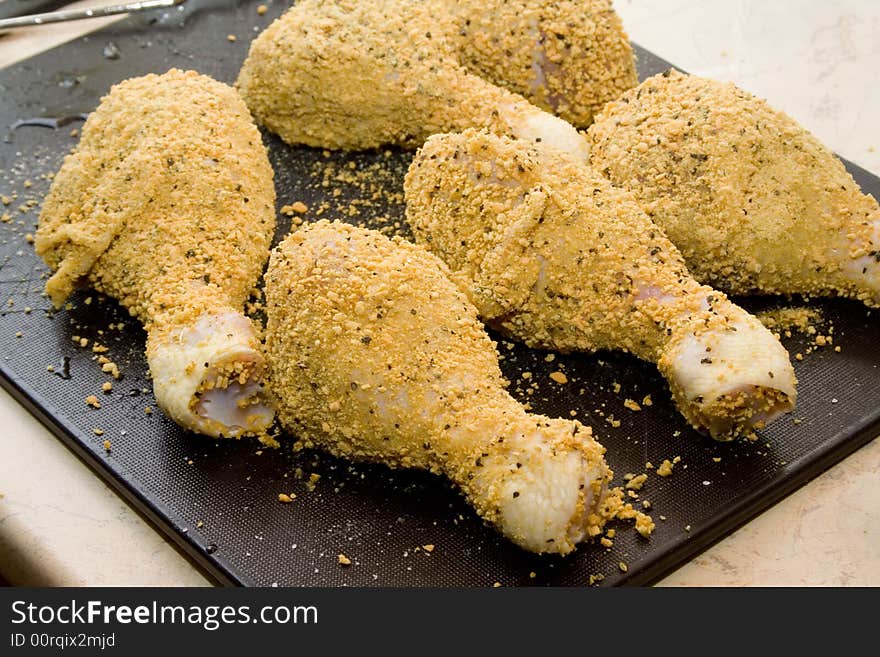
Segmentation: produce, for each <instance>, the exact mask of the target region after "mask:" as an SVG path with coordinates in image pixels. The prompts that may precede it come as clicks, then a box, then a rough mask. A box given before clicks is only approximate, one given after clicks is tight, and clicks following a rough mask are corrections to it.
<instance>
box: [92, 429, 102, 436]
mask: <svg viewBox="0 0 880 657" xmlns="http://www.w3.org/2000/svg"><path fill="white" fill-rule="evenodd" d="M92 433H93V434H95V435H96V436H103V435H104V430H103V429H98V428H95V429H92Z"/></svg>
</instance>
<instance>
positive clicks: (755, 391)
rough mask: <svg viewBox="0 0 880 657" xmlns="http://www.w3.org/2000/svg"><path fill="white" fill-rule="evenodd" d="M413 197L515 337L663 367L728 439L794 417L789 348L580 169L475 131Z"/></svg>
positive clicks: (422, 155) (417, 216)
mask: <svg viewBox="0 0 880 657" xmlns="http://www.w3.org/2000/svg"><path fill="white" fill-rule="evenodd" d="M405 190H406V215H407V219H408V221H409V223H410V225H411V226H412V228H413V231H414V232H415V234H416V238H417V240H418V241H419V242H420V243H422V244H425V245H426V246H427V247H428V248H429V249H430V250H431V251H432V252H434V253H435V254H437V255H438V256H440V258H441V259H443V260H444V261H445V262H446V263H447V265H449V267H450V269H451V270H452V275H453V279H454V280H455V281H456V282H458V283H459V285H460V286H461V288H462V289H463V290H466V291H467V293H468V296H469V297H470V299H471V300H472V301H473V302H474V304H475V305H476V306H477V308H478V309H479V312H480V314H481V316H482V318H483V319H484V321H486V322H487V323H489V324H490V325H492V326H494V327H497V328H498V329H500V330H501V331H502V332H504V333H505V334H507V335H509V336H512V337H514V338H516V339H519V340H522V341H523V342H525V343H526V344H528V345H530V346H533V347H543V348H551V349H558V350H561V351H574V350H582V351H592V350H595V349H620V350H624V351H628V352H630V353H633V354H635V355H636V356H638V357H640V358H643V359H645V360H648V361H651V362H654V363H657V366H658V368H659V369H660V372H661V373H662V374H663V375H664V376H665V377H666V379H667V381H668V382H669V386H670V389H671V390H672V394H673V398H674V399H675V401H676V404H677V405H678V407H679V409H680V410H681V412H682V414H683V415H684V416H685V418H687V420H688V421H689V422H690V423H691V424H692V425H693V426H694V427H696V428H698V429H701V430H705V431H708V432H709V433H710V434H711V435H712V436H713V437H715V438H717V439H729V438H731V437H733V436H736V435H738V434H741V433H747V432H751V431H752V429H754V428H756V427H761V426H763V425H764V424H766V423H768V422H770V421H771V420H772V419H774V418H775V417H776V416H778V415H779V414H781V413H783V412H786V411H789V410H791V409H792V408H793V406H794V402H795V377H794V371H793V369H792V367H791V363H790V362H789V359H788V353H787V352H786V351H785V349H784V348H783V347H782V345H781V344H780V343H779V342H778V341H777V340H776V339H775V338H774V337H773V335H772V334H771V333H770V332H769V331H768V330H767V329H766V328H764V326H762V325H761V323H760V322H759V321H758V320H757V319H755V318H754V317H752V316H751V315H749V314H748V313H746V312H745V311H744V310H742V309H741V308H739V307H737V306H735V305H734V304H732V303H731V302H730V301H729V300H728V299H727V298H726V297H725V296H724V295H723V294H722V293H719V292H716V291H715V290H713V289H711V288H709V287H706V286H701V285H699V284H698V283H697V282H696V281H694V280H693V279H692V278H691V276H690V274H689V273H688V271H687V268H686V267H685V264H684V261H683V260H682V258H681V255H680V254H679V252H678V250H677V249H676V248H675V247H674V246H673V245H672V244H671V243H670V242H669V240H667V239H666V237H665V236H664V235H663V232H662V231H661V230H660V229H658V228H657V227H656V226H654V224H652V223H651V221H650V220H649V219H648V217H647V216H645V213H644V212H642V210H641V209H640V208H639V206H638V204H637V203H636V201H635V199H634V198H633V197H632V196H631V195H630V194H629V193H628V192H625V191H622V190H618V189H615V188H614V187H612V186H611V184H610V183H608V182H607V181H606V180H605V179H603V178H602V177H601V176H600V175H598V174H597V173H594V172H593V171H592V170H591V169H590V168H589V167H588V166H587V165H585V164H584V163H583V162H580V161H578V160H575V159H574V158H571V157H570V156H568V155H567V154H565V153H562V152H559V151H555V150H553V149H548V148H543V149H538V148H535V147H533V146H531V145H529V144H527V143H525V142H522V141H516V140H511V139H508V138H506V137H497V136H495V135H490V134H488V133H485V132H480V131H476V130H469V131H466V132H465V133H463V134H447V135H435V136H434V137H431V138H430V139H429V140H428V142H427V143H426V144H425V146H424V147H423V148H422V149H421V150H420V151H419V153H418V154H417V155H416V158H415V159H414V160H413V163H412V165H411V166H410V169H409V171H408V173H407V176H406V182H405Z"/></svg>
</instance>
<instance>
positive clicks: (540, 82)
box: [430, 0, 638, 128]
mask: <svg viewBox="0 0 880 657" xmlns="http://www.w3.org/2000/svg"><path fill="white" fill-rule="evenodd" d="M430 1H434V2H436V0H430ZM451 4H453V5H454V6H455V8H456V10H457V13H456V14H455V16H456V28H457V29H456V30H455V33H454V34H455V35H457V37H458V43H459V44H460V45H459V59H460V61H461V63H462V65H463V66H465V67H466V68H467V69H468V70H469V71H471V72H472V73H475V74H477V75H479V76H480V77H483V78H485V79H486V80H488V81H489V82H492V83H493V84H497V85H499V86H501V87H504V88H506V89H509V90H510V91H514V92H516V93H519V94H522V95H523V96H525V97H526V98H527V99H528V100H529V101H531V102H532V103H534V104H535V105H537V106H538V107H540V108H542V109H544V110H547V111H549V112H552V113H554V114H556V115H558V116H560V117H562V118H563V119H565V120H566V121H569V122H570V123H572V124H574V125H576V126H578V127H582V128H586V127H587V126H589V125H590V124H591V123H592V122H593V117H594V116H595V115H596V114H597V113H598V112H599V111H600V110H601V109H602V107H603V106H604V105H605V103H607V102H608V101H610V100H614V99H616V98H617V97H619V96H620V95H621V94H622V93H623V92H624V91H626V90H627V89H631V88H632V87H634V86H636V84H638V76H637V74H636V64H635V56H634V55H633V50H632V46H631V45H630V43H629V38H628V37H627V35H626V32H624V29H623V25H622V23H621V21H620V17H619V16H618V15H617V12H615V11H614V8H613V7H612V5H611V0H581V1H580V2H576V1H574V0H562V1H557V2H534V1H528V0H459V1H457V2H453V3H451Z"/></svg>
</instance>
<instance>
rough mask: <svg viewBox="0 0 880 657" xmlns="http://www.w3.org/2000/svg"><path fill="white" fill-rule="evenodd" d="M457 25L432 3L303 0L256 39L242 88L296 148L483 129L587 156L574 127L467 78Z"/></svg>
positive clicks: (418, 139) (401, 141) (405, 141)
mask: <svg viewBox="0 0 880 657" xmlns="http://www.w3.org/2000/svg"><path fill="white" fill-rule="evenodd" d="M451 25H452V23H451V17H450V15H449V13H448V12H437V11H436V7H432V6H431V3H419V2H410V1H408V0H376V1H374V2H360V1H358V0H303V1H302V2H297V3H296V5H294V6H293V7H292V8H291V9H290V10H289V11H288V12H287V13H285V14H284V15H283V16H281V18H279V19H278V20H276V21H275V22H274V23H272V24H271V25H270V26H269V27H268V28H267V29H266V30H265V31H264V32H263V33H262V34H260V35H259V36H258V37H257V38H256V39H255V40H254V42H253V43H252V44H251V49H250V52H249V54H248V57H247V60H246V61H245V62H244V65H243V66H242V69H241V72H240V73H239V76H238V81H237V83H236V85H237V87H238V89H239V91H240V92H241V94H242V96H243V97H244V99H245V101H246V102H247V104H248V107H249V108H250V109H251V112H253V114H254V117H255V118H256V119H257V120H258V121H259V122H260V123H262V124H263V125H265V126H266V127H267V128H269V129H270V130H272V131H273V132H276V133H277V134H278V135H279V136H280V137H281V138H282V139H284V140H285V141H286V142H288V143H291V144H306V145H308V146H317V147H323V148H339V149H350V150H358V149H367V148H373V147H376V146H381V145H383V144H398V145H402V146H406V147H417V146H420V145H421V144H422V142H424V140H425V139H426V138H427V137H428V136H429V135H432V134H434V133H436V132H444V131H447V130H461V129H464V128H467V127H471V126H479V127H486V128H489V129H491V130H493V131H496V132H499V133H502V134H512V135H515V136H517V137H519V138H521V139H527V140H530V141H535V140H540V141H543V142H546V143H551V144H554V145H555V146H557V147H558V148H562V149H564V150H568V151H570V152H572V153H574V154H576V155H578V156H579V157H583V158H586V157H587V155H588V154H587V150H586V140H585V139H584V137H583V136H582V135H580V134H579V133H578V132H577V130H575V128H574V127H572V126H571V125H570V124H568V123H566V122H565V121H563V120H562V119H560V118H558V117H556V116H553V115H552V114H549V113H547V112H544V111H542V110H540V109H538V108H537V107H535V106H534V105H532V104H531V103H529V102H528V101H526V100H525V99H524V98H523V97H522V96H519V95H517V94H514V93H511V92H510V91H507V90H505V89H502V88H501V87H497V86H494V85H492V84H490V83H488V82H486V81H485V80H483V79H482V78H479V77H477V76H475V75H471V74H469V73H467V71H465V69H464V68H463V67H462V66H461V65H460V64H459V63H458V61H457V53H456V47H457V46H456V42H455V41H454V39H452V38H451V37H450V36H449V32H450V30H451V27H450V26H451Z"/></svg>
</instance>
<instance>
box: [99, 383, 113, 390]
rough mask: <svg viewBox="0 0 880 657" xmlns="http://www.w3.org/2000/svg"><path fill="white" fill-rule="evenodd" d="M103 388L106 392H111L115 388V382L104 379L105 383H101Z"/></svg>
mask: <svg viewBox="0 0 880 657" xmlns="http://www.w3.org/2000/svg"><path fill="white" fill-rule="evenodd" d="M101 390H103V391H104V392H110V391H111V390H113V384H112V383H111V382H110V381H104V383H102V384H101Z"/></svg>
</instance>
